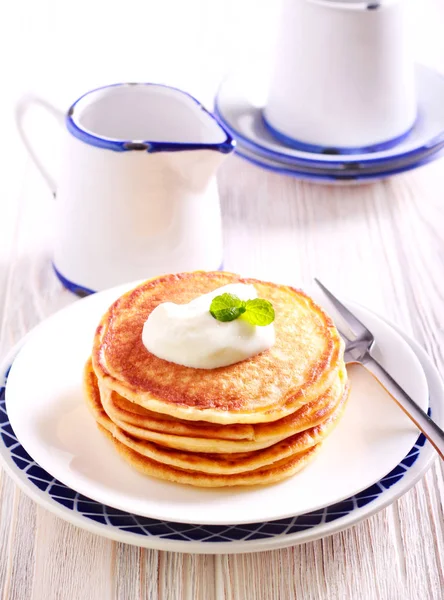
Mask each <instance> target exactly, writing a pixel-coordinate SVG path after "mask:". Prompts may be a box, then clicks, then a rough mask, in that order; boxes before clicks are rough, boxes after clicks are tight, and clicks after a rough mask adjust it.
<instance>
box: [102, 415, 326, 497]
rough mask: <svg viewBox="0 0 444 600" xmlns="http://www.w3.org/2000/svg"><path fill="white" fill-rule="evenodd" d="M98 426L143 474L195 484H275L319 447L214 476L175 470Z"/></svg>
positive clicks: (207, 485) (308, 459)
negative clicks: (245, 470)
mask: <svg viewBox="0 0 444 600" xmlns="http://www.w3.org/2000/svg"><path fill="white" fill-rule="evenodd" d="M98 427H99V429H100V430H101V431H103V433H104V434H105V435H107V436H108V437H109V438H110V439H111V440H112V442H113V443H114V446H115V448H116V450H117V451H118V453H119V454H120V455H121V456H122V458H124V459H125V460H126V461H127V462H128V463H129V464H130V465H131V466H132V467H134V468H135V469H137V470H138V471H140V472H141V473H143V474H144V475H148V476H151V477H157V478H158V479H165V480H167V481H173V482H175V483H184V484H187V485H193V486H197V487H211V488H215V487H233V486H238V485H258V484H259V485H266V484H269V483H276V482H278V481H281V480H282V479H286V478H287V477H291V475H294V474H295V473H297V472H298V471H301V470H302V469H303V468H304V467H306V466H307V464H308V463H309V462H310V461H311V460H313V458H314V457H315V456H316V454H317V453H318V451H319V450H320V448H321V444H318V445H317V446H312V447H311V448H309V449H308V450H306V451H305V452H301V453H300V454H295V455H293V456H291V457H290V458H284V459H283V460H280V461H278V462H277V463H273V464H272V465H269V466H267V467H262V468H260V469H256V470H254V471H247V472H246V473H236V474H233V475H214V474H211V473H200V472H198V471H186V470H184V469H177V468H176V467H172V466H170V465H165V464H162V463H159V462H156V461H155V460H151V459H150V458H147V457H146V456H142V455H141V454H138V453H137V452H135V451H134V450H132V449H131V448H128V446H125V445H124V444H122V443H121V442H120V441H119V440H117V439H116V438H115V437H113V435H112V434H111V433H110V432H109V431H108V430H106V429H105V428H103V427H102V426H101V425H100V424H99V425H98Z"/></svg>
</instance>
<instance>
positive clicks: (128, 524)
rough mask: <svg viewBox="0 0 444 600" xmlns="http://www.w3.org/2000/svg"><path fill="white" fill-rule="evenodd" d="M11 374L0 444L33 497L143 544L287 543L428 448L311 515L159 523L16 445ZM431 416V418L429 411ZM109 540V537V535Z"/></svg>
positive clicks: (361, 502)
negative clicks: (82, 488) (62, 477)
mask: <svg viewBox="0 0 444 600" xmlns="http://www.w3.org/2000/svg"><path fill="white" fill-rule="evenodd" d="M11 364H12V362H11ZM10 368H11V365H9V366H8V367H7V368H6V369H5V371H4V373H0V380H1V381H2V383H1V387H0V440H1V442H0V443H1V444H2V445H3V447H4V450H5V451H6V453H7V455H8V456H9V458H10V459H11V460H12V461H13V463H14V465H15V466H16V467H17V469H19V470H20V471H21V472H22V474H24V475H25V476H26V478H27V480H28V482H29V483H31V484H32V485H33V486H35V488H36V492H37V491H38V490H39V491H40V492H43V493H45V494H47V495H48V496H49V497H50V498H51V500H53V501H54V502H56V503H57V504H59V505H60V506H61V507H63V508H65V509H68V510H69V511H72V513H73V515H74V516H81V517H84V518H86V519H88V520H90V521H91V524H92V525H93V524H100V525H106V526H107V527H109V528H112V529H114V530H115V532H116V534H118V533H127V534H128V533H132V534H136V537H137V536H140V539H141V540H142V539H143V538H154V539H156V540H158V541H162V540H164V541H165V542H166V541H175V542H189V543H190V542H191V543H192V542H194V543H196V542H202V543H223V544H224V548H225V546H226V550H227V551H228V552H229V551H230V543H232V544H235V543H239V542H257V541H258V540H265V539H267V538H268V539H270V538H274V537H275V536H281V537H285V536H288V535H291V534H295V533H299V532H302V531H307V530H310V529H313V528H314V527H317V526H319V525H320V524H327V523H331V522H333V521H335V520H337V519H340V518H342V517H344V516H346V515H348V514H349V513H351V512H353V511H354V510H356V509H359V508H362V507H364V506H366V505H368V504H370V503H372V502H373V501H374V500H376V499H377V498H379V497H380V496H381V495H382V494H383V493H384V492H386V491H387V490H388V489H389V488H390V487H392V486H393V485H394V484H396V483H398V482H399V481H400V480H401V479H402V478H403V477H404V476H405V475H406V474H407V473H408V471H409V469H411V467H412V466H413V465H414V464H415V462H416V461H417V459H418V457H419V455H420V453H421V451H422V449H423V448H424V446H425V442H426V439H425V437H424V436H423V435H422V434H421V435H420V436H419V437H418V439H417V440H416V442H415V444H414V446H413V447H412V448H411V450H410V452H408V454H407V455H406V456H405V458H404V459H403V460H402V461H401V462H400V463H399V465H398V466H396V467H395V468H394V469H393V470H392V471H390V473H388V474H387V475H386V476H385V477H383V478H382V479H381V480H380V481H379V482H377V483H375V484H374V485H372V486H370V487H369V488H367V489H366V490H364V491H362V492H360V493H359V494H356V495H355V496H352V497H350V498H348V499H346V500H343V501H342V502H338V503H335V504H332V505H330V506H326V507H324V508H323V509H319V510H316V511H313V512H309V513H305V514H302V515H298V516H295V517H290V518H287V519H280V520H277V521H267V522H261V523H249V524H242V525H204V524H202V525H190V524H184V523H176V522H172V521H161V520H157V519H150V518H147V517H141V516H138V515H134V514H131V513H127V512H125V511H122V510H119V509H115V508H112V507H110V506H106V505H104V504H101V503H100V502H96V501H95V500H92V499H90V498H87V497H86V496H83V495H82V494H80V493H78V492H76V491H75V490H73V489H72V488H70V487H68V486H66V485H64V484H63V483H61V482H60V481H58V480H57V479H55V478H54V477H53V476H52V475H50V474H49V473H48V472H47V471H45V470H44V469H43V468H42V467H40V465H38V464H37V463H36V462H35V461H34V460H33V458H32V457H31V456H30V455H29V454H28V453H27V452H26V450H25V449H24V448H23V446H22V445H21V444H20V442H19V441H18V439H17V437H16V435H15V433H14V431H13V429H12V427H11V424H10V422H9V417H8V413H7V411H6V403H5V389H6V382H7V378H8V374H9V371H10ZM429 414H431V411H430V409H429ZM109 537H112V536H111V535H109Z"/></svg>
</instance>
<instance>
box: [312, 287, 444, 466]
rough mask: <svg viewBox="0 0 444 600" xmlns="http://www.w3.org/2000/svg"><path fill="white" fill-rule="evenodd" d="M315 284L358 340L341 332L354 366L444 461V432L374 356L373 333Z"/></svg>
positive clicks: (340, 303)
mask: <svg viewBox="0 0 444 600" xmlns="http://www.w3.org/2000/svg"><path fill="white" fill-rule="evenodd" d="M315 281H316V283H317V284H318V286H319V287H320V288H321V290H322V291H323V292H324V294H325V295H326V296H327V298H328V299H329V300H330V302H331V303H332V305H333V306H334V307H335V309H336V310H337V311H338V313H339V314H340V315H341V317H342V318H343V319H344V321H345V322H346V323H347V324H348V326H349V327H350V329H351V330H352V332H353V334H354V336H355V337H354V338H353V339H350V338H349V337H347V336H346V335H345V334H344V333H343V332H342V331H341V332H340V334H341V337H342V338H344V341H345V352H346V353H351V352H353V354H354V356H353V362H358V363H360V364H361V365H363V366H364V367H365V368H366V369H367V370H368V371H369V373H371V374H372V375H373V377H375V378H376V379H377V381H378V382H379V383H380V384H381V385H382V386H383V387H384V388H385V390H386V391H387V392H388V393H389V395H390V396H391V397H392V398H393V400H394V401H395V402H396V403H397V404H398V406H399V407H400V408H402V410H403V411H404V412H405V414H406V415H407V416H408V417H409V418H410V419H411V420H412V421H413V423H415V425H416V427H417V428H418V429H419V430H420V431H421V432H422V433H423V434H424V435H425V437H426V438H427V439H428V440H429V442H430V443H431V444H432V446H433V447H434V448H435V450H436V451H437V452H438V454H439V456H440V457H441V458H442V459H443V460H444V431H443V430H442V429H441V428H440V427H439V426H438V425H437V424H436V423H435V421H433V419H431V418H430V417H429V416H428V414H427V413H426V412H424V411H423V410H422V408H421V407H420V406H418V404H416V402H415V401H414V400H413V398H411V397H410V396H409V395H408V394H407V393H406V392H405V391H404V390H403V389H402V387H401V386H400V385H399V384H398V383H397V382H396V381H395V380H394V379H393V377H392V376H391V375H390V374H389V373H388V372H387V371H386V370H385V369H384V367H383V366H382V365H381V364H380V363H379V362H378V361H377V360H376V359H375V358H373V356H372V354H371V352H372V348H373V347H374V344H375V338H374V336H373V334H372V332H371V331H370V330H369V329H367V327H365V325H364V324H363V323H361V321H360V320H359V319H358V318H357V317H355V315H354V314H353V313H351V312H350V311H349V310H348V308H346V307H345V306H344V305H343V304H342V302H340V301H339V300H338V299H337V298H336V297H335V296H333V294H332V293H331V292H330V291H329V290H328V289H327V288H326V287H325V285H323V284H322V283H321V282H320V281H319V280H318V279H316V278H315Z"/></svg>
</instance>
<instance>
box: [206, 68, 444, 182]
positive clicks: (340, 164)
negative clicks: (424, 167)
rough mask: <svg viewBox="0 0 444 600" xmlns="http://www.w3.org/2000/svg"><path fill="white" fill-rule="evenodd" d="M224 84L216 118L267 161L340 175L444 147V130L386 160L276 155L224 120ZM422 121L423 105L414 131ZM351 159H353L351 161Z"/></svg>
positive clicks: (433, 70)
mask: <svg viewBox="0 0 444 600" xmlns="http://www.w3.org/2000/svg"><path fill="white" fill-rule="evenodd" d="M416 68H417V70H418V71H421V70H423V71H428V72H430V73H432V74H433V75H434V76H435V77H437V78H439V79H441V80H443V79H444V75H443V74H442V73H440V72H439V71H436V69H431V68H430V67H427V66H425V65H422V64H417V65H416ZM224 83H225V81H223V82H222V83H221V85H220V86H219V89H218V91H217V94H216V99H215V103H214V114H215V115H216V117H217V118H218V120H219V121H220V123H222V125H223V126H224V127H225V128H226V129H227V130H228V131H229V132H230V134H231V135H232V136H233V137H234V139H235V140H236V141H237V142H240V143H242V144H243V145H244V146H245V147H246V148H249V149H251V150H252V151H253V152H257V153H259V154H261V155H262V156H263V157H264V158H269V159H272V160H277V161H284V160H285V161H286V162H287V163H288V164H294V165H295V166H298V165H301V166H303V165H304V164H307V165H313V166H316V167H320V168H328V169H331V170H332V171H333V170H334V169H337V170H338V171H340V170H342V169H347V168H353V169H356V170H359V169H361V168H362V167H363V166H364V165H378V164H380V165H384V164H385V163H387V162H390V161H392V160H394V159H396V160H402V159H405V158H413V157H415V156H416V155H421V154H422V153H423V152H425V151H427V150H433V149H434V148H436V147H437V146H439V145H440V144H442V143H443V142H444V130H443V131H441V132H440V133H439V134H437V135H435V136H433V137H431V138H430V139H429V140H428V141H427V142H425V143H423V144H422V145H421V146H417V147H416V148H412V149H411V150H407V151H406V152H403V153H401V154H392V155H390V156H384V157H379V158H371V157H366V158H361V159H359V160H355V159H354V158H353V155H340V154H339V155H337V159H336V157H335V156H334V157H333V159H334V160H331V161H323V160H322V159H320V158H318V157H316V156H314V157H313V158H306V157H304V156H294V155H291V154H284V153H283V152H276V151H275V150H269V149H268V148H266V147H264V146H262V145H261V144H258V143H257V142H254V141H252V140H251V138H248V137H246V136H245V135H244V134H243V133H241V132H240V131H238V130H237V129H235V128H234V127H232V126H231V125H230V124H229V122H228V121H227V119H226V118H225V117H224V116H223V111H222V110H221V109H220V108H219V96H220V91H221V89H222V87H223V85H224ZM261 110H262V109H261ZM420 120H421V104H420V105H419V107H418V116H417V119H416V122H415V124H414V126H413V130H414V129H415V127H416V126H417V125H419V123H420ZM327 156H328V155H327ZM348 156H349V157H350V158H347V157H348ZM341 159H342V160H341Z"/></svg>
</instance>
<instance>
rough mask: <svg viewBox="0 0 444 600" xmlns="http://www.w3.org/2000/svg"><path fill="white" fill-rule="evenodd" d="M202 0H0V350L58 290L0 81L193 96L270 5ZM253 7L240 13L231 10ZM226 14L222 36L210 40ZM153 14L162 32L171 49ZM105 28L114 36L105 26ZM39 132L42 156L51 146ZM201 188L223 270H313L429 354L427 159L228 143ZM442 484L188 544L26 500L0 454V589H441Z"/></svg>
mask: <svg viewBox="0 0 444 600" xmlns="http://www.w3.org/2000/svg"><path fill="white" fill-rule="evenodd" d="M219 4H220V6H219V7H218V9H217V11H216V13H217V17H216V16H215V14H216V13H215V10H216V9H215V8H211V9H210V8H209V6H210V4H209V3H208V2H205V0H190V2H188V3H186V4H184V3H179V2H174V0H168V2H163V3H156V2H154V0H150V1H146V0H145V1H142V0H135V1H134V2H133V3H132V5H131V9H130V8H126V9H123V5H122V4H121V3H117V2H109V3H107V5H106V10H105V12H106V15H107V26H106V28H100V27H99V28H98V27H97V24H98V23H101V22H102V20H103V14H104V9H103V7H102V6H101V5H100V3H99V2H97V3H91V2H89V3H87V2H86V0H79V2H78V3H76V8H75V11H74V10H72V5H69V4H66V3H59V2H56V1H55V0H41V2H39V3H31V2H30V0H20V1H19V2H16V3H9V5H8V8H7V9H2V10H6V11H7V12H6V15H5V16H6V17H7V18H4V19H1V20H0V51H1V53H2V56H7V57H10V56H11V53H12V55H13V60H11V61H7V63H6V66H5V69H6V71H5V77H4V80H6V81H9V82H10V86H9V87H8V89H7V90H6V91H5V94H4V96H3V97H2V98H0V109H1V110H0V120H1V124H2V131H3V132H4V138H3V139H6V138H8V139H10V141H11V144H10V146H9V147H8V148H7V150H6V149H5V145H4V144H3V148H2V149H1V150H0V152H1V153H2V154H1V158H2V159H3V161H2V164H3V165H7V168H6V169H5V170H4V172H3V173H2V180H1V183H0V191H1V200H0V202H1V208H2V213H1V214H2V219H1V220H0V358H1V357H3V356H4V355H5V354H6V352H7V351H8V350H9V349H10V348H11V346H12V345H13V344H14V343H15V342H17V341H18V340H19V339H20V338H21V337H22V336H23V335H24V334H25V333H26V332H27V331H29V329H31V328H32V327H33V326H34V325H36V324H37V323H39V322H40V321H41V320H42V319H44V318H45V317H47V316H49V315H50V314H52V313H53V312H55V311H56V310H58V309H59V308H62V307H63V306H66V305H68V304H70V303H72V302H74V301H76V300H75V298H74V297H73V296H72V295H71V294H70V293H69V292H67V291H66V290H63V288H62V287H61V285H60V284H59V282H58V281H57V279H56V278H55V276H54V274H53V272H52V270H51V229H52V222H51V218H52V204H53V199H52V197H51V195H50V194H49V193H48V191H47V189H46V188H45V185H44V183H43V182H42V180H41V178H40V176H39V175H38V174H37V172H36V171H35V168H34V167H33V166H32V165H31V164H30V163H29V161H28V160H27V158H26V156H25V154H24V152H23V149H22V147H21V145H20V142H19V140H18V138H17V136H16V135H15V129H14V124H13V121H12V119H11V118H10V115H11V111H12V107H13V104H14V102H15V99H16V97H17V96H18V95H19V94H20V93H21V92H22V91H24V90H26V89H32V90H34V91H36V92H40V93H42V94H44V95H45V96H47V97H50V98H52V99H54V101H56V102H59V103H60V104H61V105H65V106H66V104H67V103H68V102H69V101H71V100H72V99H73V98H75V97H76V96H78V95H79V93H81V92H82V91H84V90H85V89H89V88H90V87H92V86H96V85H100V84H101V83H107V82H109V81H116V80H125V79H126V80H154V81H156V80H158V81H160V80H162V81H168V82H171V83H175V84H176V85H179V86H182V87H184V88H187V89H189V90H190V91H192V92H194V93H195V94H196V95H197V96H199V97H200V98H202V99H204V100H206V101H207V102H210V101H211V99H212V97H213V95H214V92H215V89H216V87H217V84H218V82H219V80H220V78H221V77H222V75H223V74H224V73H225V72H227V71H229V70H230V69H232V68H234V67H235V66H237V64H238V62H239V57H242V59H244V60H245V61H248V60H252V59H257V58H260V57H261V56H266V54H267V52H268V48H269V40H268V36H264V34H263V32H264V31H267V24H268V22H269V21H270V20H272V19H274V18H275V15H276V8H275V6H274V3H272V2H267V1H265V0H264V1H263V2H257V1H256V2H254V1H253V0H244V2H242V3H239V2H236V1H235V0H226V1H225V2H223V3H222V2H220V3H219ZM127 6H129V5H127ZM212 6H213V5H212ZM253 10H254V15H255V19H254V23H255V27H247V26H246V23H251V15H252V14H253ZM415 10H416V16H417V19H416V23H417V24H418V26H417V27H416V28H415V36H416V37H415V40H416V51H417V56H418V57H419V58H420V59H421V60H423V61H425V62H428V63H429V64H431V65H433V66H435V67H436V68H440V69H441V70H443V71H444V38H443V37H442V35H440V27H441V25H442V22H443V20H442V19H443V18H444V2H442V0H423V1H422V2H421V3H416V7H415ZM86 14H87V15H89V19H86V20H85V19H84V16H83V15H86ZM135 15H137V17H135ZM172 15H174V16H175V18H172ZM190 15H192V17H191V16H190ZM184 22H186V23H187V27H183V23H184ZM67 23H69V24H70V26H68V24H67ZM102 29H103V30H102ZM227 30H229V31H230V35H229V36H228V37H229V39H230V43H229V44H225V43H224V44H221V41H220V40H221V35H222V33H223V35H224V38H223V39H224V40H226V39H227V36H226V32H227ZM249 30H251V31H249ZM79 31H83V35H82V40H81V41H79V34H78V32H79ZM122 31H129V32H131V36H129V35H127V34H126V33H125V34H123V36H122V37H120V34H121V32H122ZM165 32H168V34H169V35H170V37H171V36H173V37H174V39H175V40H176V46H175V47H174V49H173V50H171V52H168V51H167V49H165V44H164V43H163V42H164V36H165ZM109 36H111V38H113V36H114V38H113V39H117V38H118V39H121V42H122V43H119V44H109V43H108V40H109ZM264 38H267V39H266V40H265V39H264ZM17 39H20V40H21V44H17V43H16V40H17ZM125 42H127V43H126V45H125ZM203 47H204V48H205V52H202V48H203ZM152 48H157V51H156V56H155V58H154V57H153V55H152V53H151V49H152ZM159 49H161V50H159ZM3 114H5V115H6V117H5V118H3V116H1V115H3ZM37 125H38V124H37ZM37 129H38V127H37ZM39 143H40V144H41V147H42V150H44V151H45V152H46V154H47V159H48V164H49V163H51V162H52V161H53V162H54V163H55V162H56V158H57V149H56V148H55V147H53V146H52V144H51V143H49V140H45V139H40V142H39ZM219 188H220V193H221V203H222V212H223V224H224V232H225V266H226V268H227V269H228V270H233V271H237V272H241V273H244V274H248V275H250V276H254V277H259V278H264V279H267V278H269V279H275V280H280V281H282V282H288V283H291V284H294V285H301V286H304V285H307V284H309V283H310V282H311V281H312V278H313V276H314V275H316V276H318V277H319V278H320V279H323V280H325V281H326V282H327V283H329V284H330V285H332V287H333V288H334V289H335V290H337V291H338V292H340V293H341V294H342V295H344V296H348V297H351V298H354V299H356V300H357V301H358V302H362V303H363V304H366V305H367V306H369V307H371V308H373V309H374V310H376V311H378V312H380V313H381V314H383V315H385V316H387V317H388V318H390V319H392V320H393V321H395V322H396V323H397V324H399V325H400V326H401V327H402V328H403V329H404V330H405V331H407V332H408V333H410V334H411V335H413V336H414V337H415V339H416V340H417V341H418V342H419V343H420V344H421V345H422V346H423V347H424V348H425V349H426V351H427V352H428V354H429V355H430V356H431V358H432V359H433V361H434V362H435V363H436V365H437V367H438V369H439V370H440V371H441V373H443V372H444V325H443V318H442V314H443V306H444V285H443V281H444V227H443V225H444V194H443V189H444V162H443V161H442V160H441V161H440V162H437V163H435V164H432V165H429V166H427V167H424V168H422V169H419V170H417V171H415V172H411V173H408V174H405V175H402V176H399V177H396V178H393V179H391V180H389V181H384V182H377V183H375V184H373V185H367V186H363V187H358V188H355V187H330V186H319V185H318V186H316V185H311V184H307V183H301V182H298V181H296V180H293V179H290V178H284V177H282V176H279V175H276V174H272V173H268V172H265V171H261V170H259V169H258V168H256V167H254V166H252V165H249V164H247V163H246V162H244V161H242V160H240V159H239V158H235V157H234V158H230V159H229V160H228V161H227V162H226V163H225V165H224V166H223V168H222V169H221V171H220V176H219ZM443 497H444V473H443V466H442V464H439V463H435V464H434V466H433V467H432V469H431V470H430V471H429V473H428V474H427V475H426V476H425V477H424V479H423V480H422V481H420V482H419V483H418V484H417V485H416V486H415V488H414V489H413V490H411V491H410V492H409V493H407V494H406V495H405V496H404V497H402V498H401V499H400V500H399V501H397V502H396V503H395V504H394V505H392V506H390V507H389V508H387V509H386V510H384V511H382V512H380V513H378V514H377V515H375V516H374V517H372V518H371V519H369V520H367V521H365V522H363V523H360V524H359V525H357V526H355V527H353V528H351V529H349V530H347V531H344V532H342V533H339V534H337V535H334V536H331V537H328V538H326V539H324V540H320V541H317V542H312V543H309V544H304V545H302V546H297V547H294V548H289V549H285V550H277V551H274V552H265V553H260V554H244V555H233V556H229V555H222V556H216V557H215V556H197V555H181V554H174V553H167V552H157V551H151V550H144V549H139V548H137V547H131V546H126V545H124V544H118V543H115V542H112V541H109V540H106V539H104V538H100V537H97V536H94V535H91V534H88V533H86V532H84V531H81V530H79V529H77V528H75V527H73V526H71V525H69V524H67V523H65V522H63V521H61V520H60V519H58V518H57V517H55V516H53V515H52V514H50V513H48V512H47V511H45V510H43V509H41V508H38V507H37V506H36V505H35V504H34V503H33V502H32V501H31V500H29V499H28V498H27V497H26V496H25V495H23V494H22V493H21V492H20V491H19V490H18V488H17V487H16V486H15V485H14V484H13V483H12V481H11V480H10V479H9V477H8V476H7V475H5V474H4V473H2V472H0V597H1V598H2V599H4V600H28V599H32V600H77V599H79V600H80V599H81V600H89V599H91V600H108V599H110V600H111V599H116V600H132V599H140V600H157V599H159V600H182V599H186V600H296V599H297V600H300V599H303V600H346V599H347V600H348V599H350V600H355V599H359V600H373V599H375V600H376V599H378V600H398V599H399V600H401V599H402V600H442V598H444V593H443V590H444V575H443V572H444V515H443V501H442V499H443Z"/></svg>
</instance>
